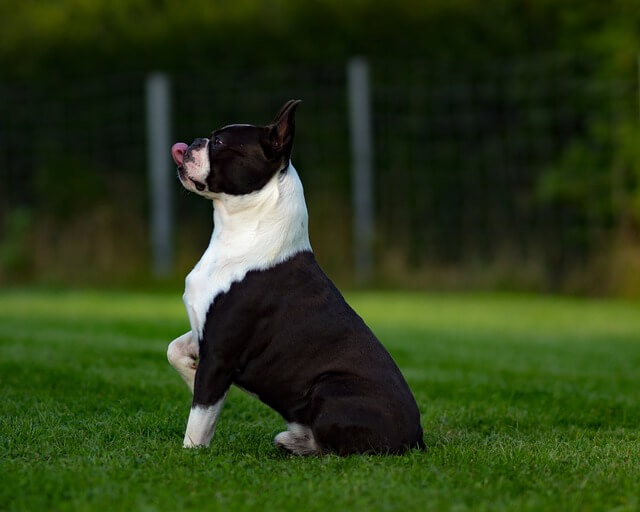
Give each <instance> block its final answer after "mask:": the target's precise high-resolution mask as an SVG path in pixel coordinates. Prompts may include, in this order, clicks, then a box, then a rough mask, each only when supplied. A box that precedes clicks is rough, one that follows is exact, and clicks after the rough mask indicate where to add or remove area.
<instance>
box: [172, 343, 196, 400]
mask: <svg viewBox="0 0 640 512" xmlns="http://www.w3.org/2000/svg"><path fill="white" fill-rule="evenodd" d="M199 352H200V348H199V346H198V340H197V339H196V337H195V336H194V335H193V332H192V331H189V332H187V333H185V334H183V335H182V336H179V337H178V338H176V339H175V340H173V341H172V342H171V343H169V347H168V348H167V359H168V360H169V363H171V366H173V367H174V368H175V369H176V370H177V372H178V373H179V374H180V376H181V377H182V379H183V380H184V381H185V382H186V383H187V386H189V389H190V390H191V393H193V383H194V380H195V378H196V368H197V367H198V355H199Z"/></svg>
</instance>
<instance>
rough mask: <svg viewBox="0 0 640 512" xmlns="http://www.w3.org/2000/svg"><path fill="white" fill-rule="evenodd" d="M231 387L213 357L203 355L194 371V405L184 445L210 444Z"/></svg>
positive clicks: (225, 371)
mask: <svg viewBox="0 0 640 512" xmlns="http://www.w3.org/2000/svg"><path fill="white" fill-rule="evenodd" d="M229 386H231V376H230V373H229V372H228V371H227V369H226V368H223V367H222V365H221V364H220V362H219V360H218V359H217V358H216V357H215V356H209V357H202V358H201V360H200V364H199V365H198V369H197V370H196V378H195V386H194V390H193V405H192V406H191V412H190V413H189V421H188V422H187V431H186V433H185V435H184V447H185V448H194V447H197V446H209V443H211V438H212V437H213V433H214V431H215V429H216V423H217V421H218V416H219V415H220V410H221V409H222V405H223V404H224V399H225V397H226V396H227V391H228V390H229Z"/></svg>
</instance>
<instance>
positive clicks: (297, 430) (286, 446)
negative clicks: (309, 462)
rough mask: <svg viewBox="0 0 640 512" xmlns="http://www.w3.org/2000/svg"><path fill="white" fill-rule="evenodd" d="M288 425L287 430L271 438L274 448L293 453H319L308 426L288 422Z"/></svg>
mask: <svg viewBox="0 0 640 512" xmlns="http://www.w3.org/2000/svg"><path fill="white" fill-rule="evenodd" d="M288 427H289V430H285V431H284V432H280V433H279V434H278V435H277V436H276V437H275V438H274V439H273V443H274V444H275V446H276V448H279V449H281V450H285V451H287V452H289V453H293V454H294V455H319V454H320V453H321V451H320V447H319V446H318V443H316V440H315V438H314V437H313V432H311V429H310V428H309V427H305V426H303V425H299V424H297V423H290V424H289V425H288Z"/></svg>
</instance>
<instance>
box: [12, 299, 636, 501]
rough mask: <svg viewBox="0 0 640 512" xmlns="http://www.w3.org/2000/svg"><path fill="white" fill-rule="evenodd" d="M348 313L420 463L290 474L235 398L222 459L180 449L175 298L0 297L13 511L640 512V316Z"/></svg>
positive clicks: (180, 318)
mask: <svg viewBox="0 0 640 512" xmlns="http://www.w3.org/2000/svg"><path fill="white" fill-rule="evenodd" d="M348 298H349V299H350V301H351V303H352V305H353V306H354V307H355V308H356V309H357V310H358V311H359V312H360V313H361V314H362V316H363V317H364V318H365V319H366V320H367V321H368V322H369V324H370V325H371V327H372V328H373V329H374V331H375V332H376V333H377V334H378V336H379V337H380V339H381V340H382V341H383V342H384V343H385V345H386V346H387V347H388V348H389V350H390V351H391V353H392V355H393V356H394V357H395V359H396V361H397V362H398V364H399V365H400V367H401V369H402V370H403V372H404V374H405V376H406V377H407V380H408V381H409V384H410V386H411V387H412V389H413V390H414V393H415V395H416V398H417V400H418V404H419V406H420V410H421V412H422V424H423V427H424V430H425V442H426V444H427V447H428V448H427V451H426V452H423V453H420V452H412V453H409V454H407V455H405V456H401V457H379V456H366V457H349V458H338V457H335V456H330V457H323V458H296V457H291V456H286V455H282V454H280V453H278V452H276V451H275V449H274V448H273V446H272V439H273V436H274V435H275V434H277V433H278V432H279V431H280V430H282V429H283V427H284V422H283V421H282V419H281V418H279V417H278V416H277V415H276V414H275V413H274V412H273V411H271V410H270V409H269V408H267V407H266V406H264V405H262V404H261V403H259V402H258V401H257V400H255V399H253V398H251V397H249V396H247V395H245V394H243V393H242V392H240V391H237V390H232V392H231V393H230V395H229V398H228V399H227V402H226V404H225V407H224V409H223V411H222V415H221V418H220V422H219V424H218V430H217V432H216V434H215V437H214V440H213V443H212V446H211V447H210V448H209V449H201V450H195V451H187V450H183V449H182V448H181V442H182V437H183V433H184V427H185V424H186V419H187V414H188V410H189V406H190V399H189V395H188V391H187V388H186V386H184V384H183V383H182V381H181V380H180V378H179V377H178V375H177V374H176V373H175V372H174V371H173V370H172V369H171V368H170V367H169V365H168V363H167V362H166V359H165V350H166V346H167V344H168V342H169V341H171V340H172V339H173V338H174V337H175V336H177V335H179V334H182V333H183V332H184V331H186V329H187V322H186V315H185V313H184V311H183V308H182V304H181V301H180V293H179V292H176V293H175V295H171V296H166V295H144V294H125V293H121V294H119V293H113V292H109V293H105V294H102V293H98V292H92V293H87V292H66V293H54V292H27V291H24V292H19V291H8V292H7V291H5V292H1V293H0V368H1V369H0V390H1V395H0V509H2V510H5V509H7V510H83V511H84V510H99V509H100V510H102V509H109V510H170V511H175V510H183V509H184V510H187V509H190V510H225V511H226V510H264V509H265V508H267V509H276V510H280V509H283V510H336V511H339V510H358V509H359V510H403V511H404V510H467V509H473V510H541V509H545V510H546V509H549V510H550V509H555V510H563V511H564V510H638V509H639V508H640V304H638V303H624V302H614V301H604V300H598V301H595V300H580V299H566V298H549V297H544V298H538V297H528V296H510V295H462V296H456V295H443V296H435V295H434V296H432V295H419V294H401V293H361V294H353V295H351V296H350V297H348Z"/></svg>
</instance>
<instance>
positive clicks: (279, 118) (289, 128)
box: [268, 100, 301, 161]
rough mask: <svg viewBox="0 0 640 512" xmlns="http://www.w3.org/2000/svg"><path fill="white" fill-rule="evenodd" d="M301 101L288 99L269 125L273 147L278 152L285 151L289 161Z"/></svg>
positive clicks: (270, 140) (284, 154)
mask: <svg viewBox="0 0 640 512" xmlns="http://www.w3.org/2000/svg"><path fill="white" fill-rule="evenodd" d="M300 103H301V100H289V101H287V102H286V103H285V104H284V105H283V106H282V108H281V109H280V111H279V112H278V113H277V114H276V117H275V118H274V119H273V122H272V123H271V124H270V125H269V126H268V128H269V142H270V144H271V148H272V149H273V150H274V151H276V152H283V156H284V157H285V159H286V160H287V161H288V160H289V158H290V157H291V149H292V148H293V136H294V135H295V131H296V120H295V115H296V108H297V107H298V105H299V104H300Z"/></svg>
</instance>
